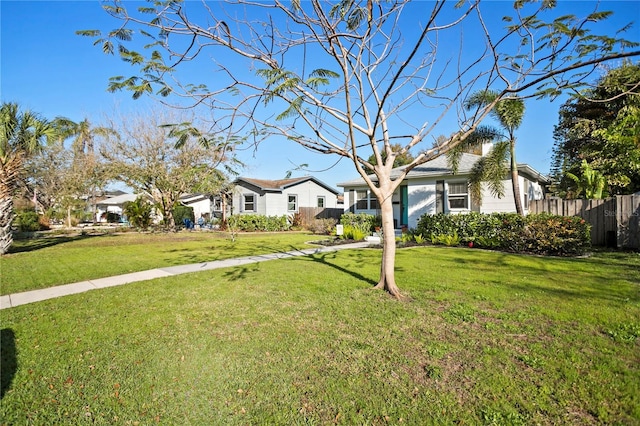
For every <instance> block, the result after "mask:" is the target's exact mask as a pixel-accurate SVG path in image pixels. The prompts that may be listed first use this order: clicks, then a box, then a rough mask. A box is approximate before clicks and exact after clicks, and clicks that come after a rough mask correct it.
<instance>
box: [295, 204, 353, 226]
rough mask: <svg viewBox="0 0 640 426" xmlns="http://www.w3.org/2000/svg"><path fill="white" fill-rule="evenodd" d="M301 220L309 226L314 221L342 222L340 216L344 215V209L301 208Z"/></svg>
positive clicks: (299, 211)
mask: <svg viewBox="0 0 640 426" xmlns="http://www.w3.org/2000/svg"><path fill="white" fill-rule="evenodd" d="M298 213H300V220H301V221H302V223H303V224H305V225H306V224H309V223H311V222H313V220H314V219H336V220H340V216H342V215H343V214H344V210H343V209H339V208H331V209H330V208H324V207H300V209H299V210H298Z"/></svg>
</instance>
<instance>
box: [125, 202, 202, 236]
mask: <svg viewBox="0 0 640 426" xmlns="http://www.w3.org/2000/svg"><path fill="white" fill-rule="evenodd" d="M152 209H153V206H152V205H151V203H150V202H149V201H147V199H146V198H144V197H138V198H136V199H135V201H127V202H126V203H124V205H123V206H122V214H123V215H125V216H126V217H127V220H128V221H129V223H130V224H131V226H134V227H136V228H141V229H147V228H148V227H149V226H151V222H152V218H151V212H152ZM192 211H193V209H192ZM174 216H175V209H174Z"/></svg>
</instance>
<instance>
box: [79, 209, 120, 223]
mask: <svg viewBox="0 0 640 426" xmlns="http://www.w3.org/2000/svg"><path fill="white" fill-rule="evenodd" d="M104 216H105V217H106V219H107V223H119V222H120V215H119V214H118V213H114V212H106V213H105V214H104ZM72 224H73V222H72Z"/></svg>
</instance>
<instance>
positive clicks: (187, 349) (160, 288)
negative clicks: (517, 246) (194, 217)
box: [0, 248, 640, 425]
mask: <svg viewBox="0 0 640 426" xmlns="http://www.w3.org/2000/svg"><path fill="white" fill-rule="evenodd" d="M379 255H380V252H379V251H376V250H349V251H342V252H335V253H325V254H317V255H313V256H308V257H304V258H291V259H285V260H278V261H271V262H265V263H259V264H252V265H245V266H242V267H238V268H229V269H223V270H213V271H208V272H202V273H197V274H188V275H181V276H173V277H169V278H164V279H158V280H153V281H147V282H141V283H134V284H129V285H127V286H123V287H117V288H109V289H104V290H99V291H92V292H89V293H83V294H78V295H73V296H68V297H64V298H61V299H54V300H48V301H45V302H40V303H36V304H32V305H24V306H19V307H16V308H11V309H5V310H2V311H0V320H1V324H2V329H3V332H2V337H3V339H2V358H3V359H2V364H1V365H2V369H3V371H2V378H3V382H2V386H3V389H2V392H3V399H2V404H1V407H0V423H3V424H25V423H26V424H69V425H71V424H73V425H75V424H84V423H94V424H134V423H135V422H138V424H154V423H156V422H159V423H164V424H230V425H235V424H238V425H244V424H344V425H350V424H373V425H375V424H380V425H382V424H411V425H424V424H453V423H460V424H637V423H638V422H640V408H639V407H640V356H639V354H640V341H639V340H640V339H637V338H631V336H634V335H635V336H637V326H638V325H639V324H640V322H639V320H638V318H640V287H639V286H640V272H639V271H640V258H639V257H638V255H637V254H625V255H618V254H607V253H603V254H599V255H597V256H595V257H593V258H590V259H549V258H540V257H529V256H519V255H510V254H505V253H491V252H483V251H478V250H465V249H443V248H414V249H407V250H400V251H399V252H398V257H397V278H398V281H399V283H400V285H401V288H402V289H403V290H404V291H405V293H407V294H408V295H409V296H410V301H409V302H397V301H394V300H392V299H391V298H389V297H388V296H387V295H386V294H384V293H383V292H380V291H373V290H371V287H372V285H374V284H375V282H376V280H377V277H378V276H377V275H378V273H379ZM443 271H446V274H443ZM617 336H620V337H617ZM6 377H9V378H10V380H7V379H5V378H6Z"/></svg>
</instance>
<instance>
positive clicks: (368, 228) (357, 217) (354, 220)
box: [340, 213, 381, 233]
mask: <svg viewBox="0 0 640 426" xmlns="http://www.w3.org/2000/svg"><path fill="white" fill-rule="evenodd" d="M380 221H381V220H380V217H379V216H374V215H372V214H366V213H358V214H354V213H345V214H343V215H342V216H341V217H340V223H341V224H342V225H344V226H353V227H355V228H358V229H361V230H362V231H363V232H366V233H369V232H372V231H373V230H374V229H375V227H376V226H380Z"/></svg>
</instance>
